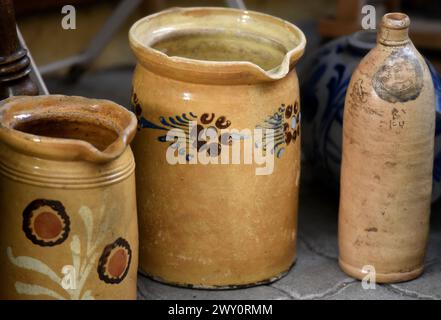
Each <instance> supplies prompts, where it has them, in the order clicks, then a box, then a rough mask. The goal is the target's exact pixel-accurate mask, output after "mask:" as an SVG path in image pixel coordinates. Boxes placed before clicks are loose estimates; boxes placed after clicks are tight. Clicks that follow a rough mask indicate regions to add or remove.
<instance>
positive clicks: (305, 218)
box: [298, 174, 338, 260]
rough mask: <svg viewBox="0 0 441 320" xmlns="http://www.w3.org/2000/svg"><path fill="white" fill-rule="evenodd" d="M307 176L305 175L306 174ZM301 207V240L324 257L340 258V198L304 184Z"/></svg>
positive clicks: (330, 192) (324, 189) (323, 189)
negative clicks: (338, 233) (338, 237)
mask: <svg viewBox="0 0 441 320" xmlns="http://www.w3.org/2000/svg"><path fill="white" fill-rule="evenodd" d="M304 176H305V174H304ZM302 188H303V189H304V190H303V189H302V192H301V195H300V205H299V224H298V228H299V238H300V239H301V240H303V241H304V242H305V244H306V245H307V246H308V248H309V249H310V250H312V251H314V252H315V253H316V254H319V255H321V256H323V257H328V258H333V259H335V260H336V259H337V258H338V247H337V229H338V197H336V195H335V194H334V193H333V192H332V191H330V190H328V189H326V188H318V187H315V188H314V187H313V186H310V185H307V184H305V183H303V185H302Z"/></svg>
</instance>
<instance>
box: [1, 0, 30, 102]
mask: <svg viewBox="0 0 441 320" xmlns="http://www.w3.org/2000/svg"><path fill="white" fill-rule="evenodd" d="M30 72H31V68H30V60H29V58H28V56H27V51H26V49H24V48H23V47H22V46H21V45H20V42H19V40H18V36H17V27H16V21H15V12H14V5H13V2H12V0H0V100H2V99H5V98H8V97H10V96H16V95H30V96H31V95H38V87H37V86H36V85H35V83H33V82H32V80H31V78H30V77H29V73H30Z"/></svg>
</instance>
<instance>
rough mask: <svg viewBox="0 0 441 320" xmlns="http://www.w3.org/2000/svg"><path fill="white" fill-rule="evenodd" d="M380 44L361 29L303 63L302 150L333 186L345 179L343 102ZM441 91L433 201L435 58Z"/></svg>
mask: <svg viewBox="0 0 441 320" xmlns="http://www.w3.org/2000/svg"><path fill="white" fill-rule="evenodd" d="M375 44H376V32H375V31H359V32H356V33H354V34H352V35H350V36H344V37H340V38H338V39H335V40H333V41H331V42H329V43H327V44H326V45H324V46H323V47H322V48H320V49H319V50H318V51H317V52H316V53H314V54H312V55H309V56H308V57H307V58H306V60H305V61H304V62H305V63H303V64H301V68H300V69H299V77H300V78H301V79H302V82H301V86H300V94H301V100H302V105H304V106H306V107H305V108H303V109H304V111H303V113H302V115H303V126H302V129H303V139H302V140H303V141H302V151H303V155H304V156H305V160H306V161H308V163H310V164H311V165H313V166H314V168H315V172H316V173H317V175H318V176H319V177H320V179H321V180H322V181H323V182H324V183H326V184H327V186H329V187H331V188H333V189H336V190H338V187H339V183H340V167H341V149H342V129H343V110H344V109H343V107H344V100H345V96H346V91H347V88H348V85H349V81H350V78H351V76H352V73H353V71H354V70H355V68H356V67H357V65H358V64H359V63H360V61H361V59H362V58H363V57H364V56H365V55H366V54H367V53H368V52H369V51H370V50H371V49H372V48H374V47H375ZM426 62H427V64H428V66H429V69H430V71H431V73H432V80H433V83H434V86H435V95H436V130H435V153H434V162H433V166H434V170H433V187H432V201H433V202H435V201H436V200H438V199H439V198H440V196H441V76H440V75H439V73H437V71H436V70H435V68H434V67H433V65H431V64H430V62H429V61H426Z"/></svg>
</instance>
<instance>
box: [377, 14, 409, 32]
mask: <svg viewBox="0 0 441 320" xmlns="http://www.w3.org/2000/svg"><path fill="white" fill-rule="evenodd" d="M381 24H382V26H383V27H386V28H388V29H394V30H402V29H408V28H409V26H410V18H409V16H408V15H407V14H405V13H401V12H391V13H387V14H385V15H384V16H383V19H382V22H381Z"/></svg>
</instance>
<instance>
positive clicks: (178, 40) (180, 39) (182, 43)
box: [151, 30, 287, 71]
mask: <svg viewBox="0 0 441 320" xmlns="http://www.w3.org/2000/svg"><path fill="white" fill-rule="evenodd" d="M151 47H153V48H154V49H156V50H158V51H161V52H163V53H164V54H166V55H168V56H169V57H173V56H177V57H183V58H189V59H194V60H205V61H224V62H226V61H235V62H237V61H248V62H251V63H254V64H256V65H258V66H259V67H261V68H262V69H263V70H265V71H268V70H271V69H274V68H276V67H278V66H279V65H280V64H281V63H282V61H283V58H284V56H285V54H286V53H287V51H286V49H285V47H284V46H283V45H281V44H280V43H278V42H275V41H272V40H269V39H265V38H262V37H257V36H255V35H252V34H248V33H244V32H241V33H239V32H237V33H236V32H231V31H230V32H228V31H225V30H223V31H222V32H221V31H216V30H210V31H198V32H196V31H180V32H171V33H169V34H167V35H165V36H163V37H161V38H160V39H158V40H156V41H155V42H154V43H153V44H152V45H151Z"/></svg>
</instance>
